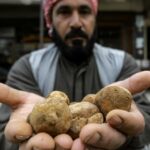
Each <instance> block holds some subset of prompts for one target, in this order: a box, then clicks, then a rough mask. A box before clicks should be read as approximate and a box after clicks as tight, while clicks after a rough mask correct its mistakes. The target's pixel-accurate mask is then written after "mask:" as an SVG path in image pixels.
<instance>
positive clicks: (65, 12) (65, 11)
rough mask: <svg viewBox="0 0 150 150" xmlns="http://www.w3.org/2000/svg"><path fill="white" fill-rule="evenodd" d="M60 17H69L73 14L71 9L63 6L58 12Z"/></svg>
mask: <svg viewBox="0 0 150 150" xmlns="http://www.w3.org/2000/svg"><path fill="white" fill-rule="evenodd" d="M57 14H59V15H69V14H71V8H70V7H69V6H62V7H60V8H59V9H58V10H57Z"/></svg>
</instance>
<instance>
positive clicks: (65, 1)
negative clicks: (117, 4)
mask: <svg viewBox="0 0 150 150" xmlns="http://www.w3.org/2000/svg"><path fill="white" fill-rule="evenodd" d="M64 5H67V6H70V7H80V6H83V5H84V6H88V7H90V8H91V9H92V6H91V3H90V2H89V0H60V1H59V2H58V3H57V4H56V5H55V7H54V9H55V8H56V9H57V8H59V7H61V6H64Z"/></svg>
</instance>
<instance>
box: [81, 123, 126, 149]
mask: <svg viewBox="0 0 150 150" xmlns="http://www.w3.org/2000/svg"><path fill="white" fill-rule="evenodd" d="M80 138H81V141H82V142H83V143H85V144H87V145H90V146H92V147H95V148H99V149H108V150H114V149H117V148H119V147H120V146H121V145H123V144H124V143H125V141H126V137H125V136H124V135H123V134H122V133H120V132H118V131H117V130H115V129H113V128H112V127H110V126H109V124H107V123H103V124H88V125H86V126H84V127H83V129H82V130H81V133H80Z"/></svg>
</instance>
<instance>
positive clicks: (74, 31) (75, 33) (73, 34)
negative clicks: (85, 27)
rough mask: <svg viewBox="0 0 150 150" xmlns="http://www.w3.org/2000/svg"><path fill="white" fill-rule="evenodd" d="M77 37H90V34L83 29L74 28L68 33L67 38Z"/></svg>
mask: <svg viewBox="0 0 150 150" xmlns="http://www.w3.org/2000/svg"><path fill="white" fill-rule="evenodd" d="M76 37H81V38H85V39H88V35H87V34H86V33H85V32H84V31H82V30H81V29H72V30H71V31H70V32H69V33H68V34H66V36H65V40H67V39H69V38H76Z"/></svg>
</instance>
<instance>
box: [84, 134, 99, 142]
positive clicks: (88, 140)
mask: <svg viewBox="0 0 150 150" xmlns="http://www.w3.org/2000/svg"><path fill="white" fill-rule="evenodd" d="M100 138H101V136H100V134H98V133H95V134H94V135H93V136H91V137H88V138H86V139H85V143H86V144H95V143H97V142H98V141H99V140H100Z"/></svg>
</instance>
